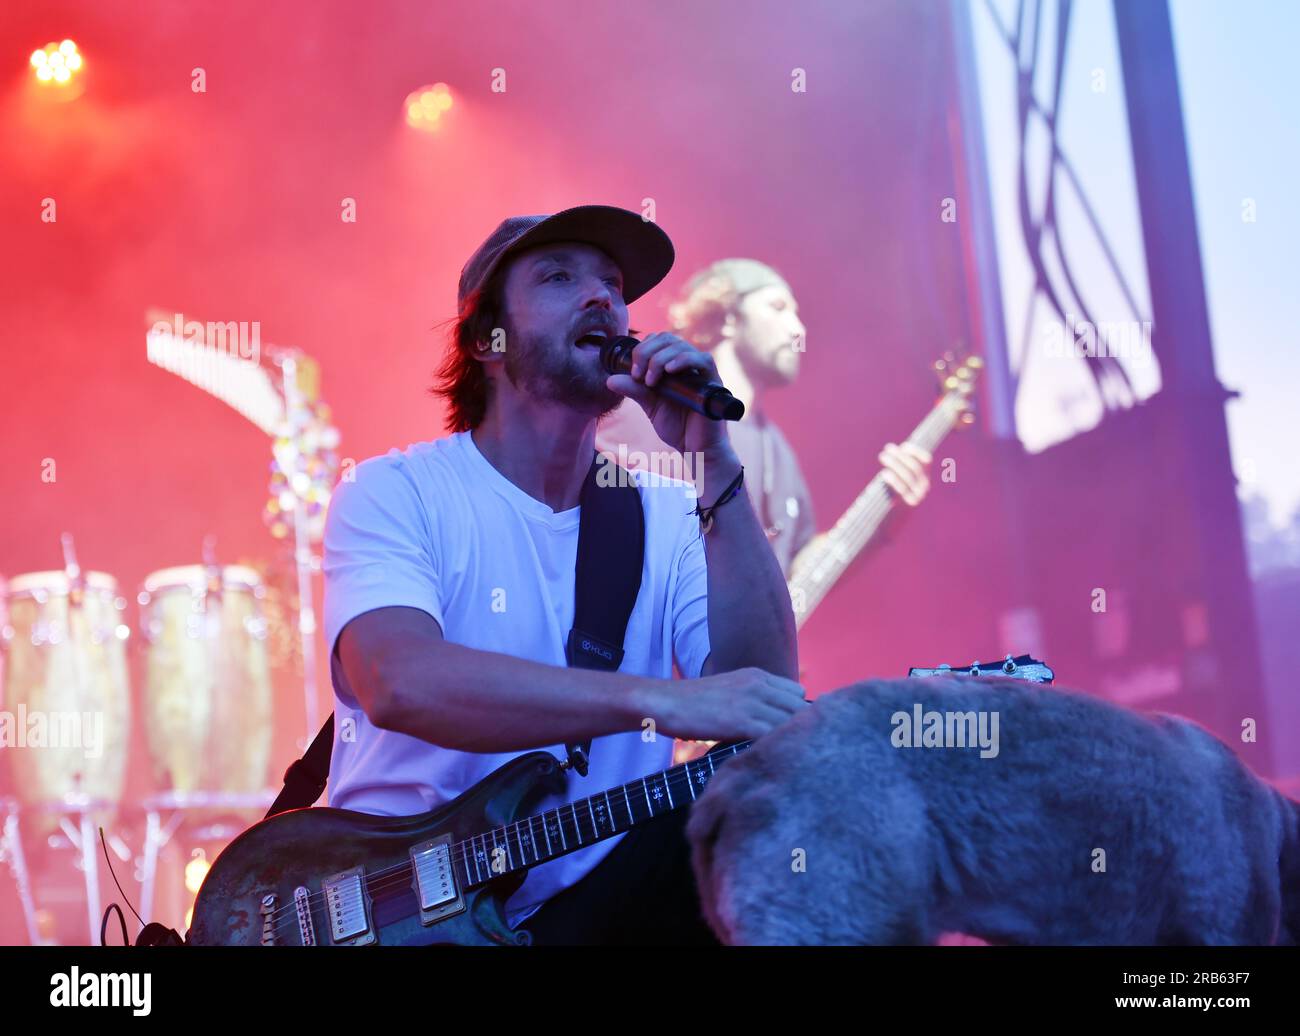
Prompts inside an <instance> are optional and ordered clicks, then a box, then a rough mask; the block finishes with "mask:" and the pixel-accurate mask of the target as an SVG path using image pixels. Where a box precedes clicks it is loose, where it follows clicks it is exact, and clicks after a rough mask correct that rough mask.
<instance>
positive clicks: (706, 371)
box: [600, 334, 745, 421]
mask: <svg viewBox="0 0 1300 1036" xmlns="http://www.w3.org/2000/svg"><path fill="white" fill-rule="evenodd" d="M638 347H640V351H639V352H638ZM600 362H601V363H602V364H603V365H604V367H605V370H606V371H608V372H609V373H610V374H626V375H628V376H630V377H632V378H633V379H634V380H635V379H638V378H640V377H644V381H645V384H646V385H647V386H649V387H650V388H652V389H653V390H654V391H655V392H657V393H658V394H659V395H660V396H663V397H664V398H665V399H669V400H671V401H672V402H674V403H676V404H678V405H679V406H684V407H686V408H687V409H688V410H693V411H694V412H695V413H697V414H702V415H703V416H704V417H707V418H710V419H711V420H714V421H739V420H740V419H741V418H742V417H744V415H745V404H744V403H742V402H741V401H740V400H738V399H737V398H736V397H735V396H733V395H732V394H731V393H730V392H728V391H727V389H726V388H725V387H724V386H723V384H722V383H721V382H720V381H719V380H718V376H717V371H716V370H715V369H714V367H713V361H712V359H711V358H710V357H709V356H708V354H707V353H703V352H701V351H700V350H698V349H696V348H695V347H694V346H693V345H691V344H690V343H689V342H687V341H686V340H685V339H682V338H677V337H676V336H675V335H669V334H659V335H651V336H650V337H649V338H647V339H646V340H645V341H644V342H638V341H637V340H636V339H635V338H631V337H629V336H627V335H619V336H617V337H615V338H611V339H609V340H608V341H607V342H605V344H604V345H602V346H601V347H600Z"/></svg>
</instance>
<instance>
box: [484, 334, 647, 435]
mask: <svg viewBox="0 0 1300 1036" xmlns="http://www.w3.org/2000/svg"><path fill="white" fill-rule="evenodd" d="M507 334H508V338H507V341H509V342H510V343H511V344H510V346H509V347H507V349H506V355H505V369H506V377H507V378H509V379H510V383H511V384H512V385H514V386H515V388H517V389H519V390H520V391H521V392H524V393H527V394H528V395H530V396H532V397H533V398H534V399H538V400H543V401H545V402H548V403H559V404H561V405H563V406H567V407H569V408H570V409H571V410H577V411H579V412H581V413H589V414H592V415H594V416H596V417H604V416H605V415H606V414H608V413H610V412H611V411H613V410H614V409H615V408H617V407H618V405H619V404H620V403H622V402H623V397H622V396H620V395H619V394H618V393H617V392H614V391H611V390H610V389H608V388H606V387H605V379H606V377H608V375H607V374H606V372H605V368H604V367H603V366H602V365H601V364H600V360H599V358H598V357H597V355H596V352H595V350H582V351H579V349H578V348H577V347H576V346H573V345H570V344H568V343H560V344H559V345H557V344H556V343H555V342H554V341H552V340H551V339H549V338H547V337H546V336H543V335H517V334H509V332H507Z"/></svg>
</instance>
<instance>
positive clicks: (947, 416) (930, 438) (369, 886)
mask: <svg viewBox="0 0 1300 1036" xmlns="http://www.w3.org/2000/svg"><path fill="white" fill-rule="evenodd" d="M954 424H955V415H954V414H953V413H952V412H951V411H949V410H948V409H947V408H945V407H935V408H934V409H933V410H931V412H930V413H929V414H927V415H926V417H925V419H924V420H922V422H921V424H920V425H919V426H918V427H917V429H916V432H915V433H914V434H913V435H912V436H910V437H909V440H908V441H910V442H915V443H917V444H918V445H922V446H924V447H925V449H926V450H927V452H928V451H931V450H933V449H934V448H935V447H936V446H938V444H939V442H941V441H942V439H943V437H944V436H945V435H946V434H947V432H948V431H949V430H950V429H951V428H952V427H953V425H954ZM941 426H943V427H941ZM872 481H873V482H875V479H874V478H873V479H872ZM880 485H881V486H882V487H883V488H884V489H885V495H884V496H883V497H875V498H874V499H872V498H868V499H867V500H866V503H865V506H862V507H861V508H854V510H856V511H858V512H859V513H857V514H854V516H853V517H852V518H851V519H850V520H849V522H848V523H847V524H846V525H844V526H841V529H842V531H843V533H844V534H846V535H848V536H850V540H849V542H850V543H851V544H852V543H854V541H855V539H856V538H857V537H858V536H859V535H861V533H862V532H863V531H864V530H865V529H866V528H867V527H870V526H874V524H875V523H876V520H877V518H878V517H880V516H883V515H884V514H886V513H888V511H889V509H890V507H891V506H892V504H893V500H894V495H893V493H892V492H891V491H890V490H889V487H888V486H887V485H885V484H884V483H883V482H882V483H880ZM869 492H870V487H868V489H867V491H866V493H869ZM866 493H864V497H865V496H866ZM838 524H839V523H837V525H838ZM851 549H852V551H853V553H854V554H856V552H857V551H858V550H860V549H861V546H860V545H856V544H855V545H854V546H853V547H852V548H851ZM812 575H813V578H814V579H817V570H814V571H813V573H812ZM817 581H818V582H820V579H817ZM829 590H830V588H829V587H828V588H827V589H826V591H825V592H824V593H822V594H820V595H819V596H818V597H817V599H816V602H815V603H814V604H813V605H812V607H815V606H816V604H818V603H820V602H821V599H822V597H824V596H825V593H826V592H829ZM809 610H811V609H809ZM737 747H739V746H737ZM715 751H716V750H715ZM723 751H725V752H730V753H731V754H733V755H734V754H736V753H735V752H733V751H732V750H731V749H730V748H729V749H724V750H723ZM713 754H714V752H712V751H711V752H709V753H707V754H706V755H705V756H703V757H702V758H703V759H709V758H710V757H712V756H713ZM699 761H700V760H692V762H699ZM672 769H676V767H670V770H672ZM668 773H669V771H668V770H665V771H662V773H661V775H660V776H661V777H663V782H664V784H665V785H670V784H673V783H675V781H676V779H677V778H676V777H668V776H667V774H668ZM677 777H681V778H685V784H686V790H688V791H689V789H690V783H691V782H690V777H689V774H688V773H687V772H686V770H685V767H683V768H682V769H681V770H680V771H679V772H678V774H677ZM643 780H648V778H643ZM625 787H626V786H623V787H620V788H619V789H618V790H624V788H625ZM609 790H610V791H613V790H614V789H609ZM669 790H670V791H671V790H672V789H671V788H670V789H669ZM625 794H626V792H625ZM605 795H606V799H607V800H608V795H609V792H608V791H607V792H606V793H605ZM595 798H596V796H588V797H587V798H586V799H582V800H578V801H577V802H572V803H565V804H564V805H561V806H558V807H556V808H555V809H554V810H546V811H544V812H543V813H542V814H540V815H539V814H534V815H533V816H531V817H525V818H523V819H521V820H517V821H514V822H513V823H511V824H506V825H502V826H501V827H497V828H493V829H491V830H490V831H487V832H482V833H480V834H479V835H475V836H474V837H472V838H470V839H467V840H462V841H460V842H456V843H453V844H452V845H451V846H450V850H451V853H450V855H451V858H452V863H453V864H455V862H456V860H457V858H459V862H460V863H461V865H462V869H463V870H464V872H465V874H466V875H467V876H468V875H469V873H470V863H471V860H473V861H474V871H475V877H476V880H475V881H474V883H473V884H474V885H475V886H476V885H478V884H480V883H481V882H479V881H478V880H477V872H478V871H479V869H480V867H479V864H478V862H477V856H478V852H479V850H478V849H477V848H476V847H475V846H474V843H475V842H476V841H478V840H480V839H484V838H487V837H489V836H492V837H493V845H492V849H493V851H495V850H497V849H499V848H500V846H499V845H498V844H497V843H496V841H495V835H496V832H498V831H502V832H504V834H503V836H502V842H504V843H505V846H506V849H507V856H509V852H508V850H509V835H510V828H512V827H513V828H515V841H516V842H517V843H519V844H520V851H521V855H522V854H523V845H522V842H521V840H520V838H519V832H518V828H519V827H520V825H522V824H528V826H529V830H528V837H529V841H530V842H532V843H533V844H534V846H535V845H536V836H535V835H534V834H533V831H532V823H531V821H532V820H535V819H539V818H541V819H542V823H543V826H545V824H546V821H545V819H544V818H545V816H546V815H547V814H548V813H554V814H555V816H556V819H557V821H558V823H559V824H560V829H561V831H562V832H564V834H566V835H567V833H568V832H567V831H565V828H564V824H565V818H564V816H563V815H562V813H561V812H560V811H561V810H563V809H564V808H565V806H568V807H570V813H571V814H572V815H573V816H572V824H573V829H574V834H575V836H577V840H578V842H579V845H578V846H577V847H576V848H574V849H572V850H567V849H566V850H563V851H562V852H561V853H560V854H559V855H561V856H562V855H566V854H567V853H568V852H576V851H577V849H579V848H587V846H591V845H595V844H596V843H597V842H599V841H604V840H605V839H607V838H612V837H613V836H614V835H615V834H620V833H624V832H617V831H615V832H611V833H610V834H608V835H605V836H604V837H603V838H596V839H592V840H590V841H588V842H587V844H586V845H582V844H581V835H582V828H581V825H580V824H579V822H578V819H577V815H576V810H577V808H578V806H579V805H580V804H581V803H583V802H590V801H592V800H594V799H595ZM669 812H672V810H669ZM662 815H663V814H654V813H652V814H651V815H650V816H647V817H645V818H644V820H651V819H653V818H654V817H655V816H662ZM611 820H612V812H611ZM644 820H642V821H637V820H634V821H633V823H632V825H629V829H630V827H631V826H635V825H636V824H637V823H642V822H644ZM593 830H597V829H596V827H595V825H594V824H593ZM597 833H598V831H597ZM565 842H566V843H567V838H566V839H565ZM484 847H485V848H486V842H485V843H484ZM534 851H535V852H536V849H535V850H534ZM547 855H548V856H549V857H551V858H553V859H556V858H558V856H556V855H555V854H554V853H553V852H549V851H548V853H547ZM538 862H539V861H536V860H535V861H534V863H532V864H525V865H522V866H525V867H527V866H537V864H538ZM540 862H547V861H540ZM517 869H519V868H511V870H517ZM503 873H510V872H509V871H506V872H503ZM413 874H414V865H413V864H412V863H410V862H404V863H401V864H396V865H394V866H392V867H388V868H385V869H383V870H380V871H376V872H374V874H368V875H364V880H365V884H366V890H367V892H369V893H371V894H372V896H373V895H374V894H379V893H382V892H385V891H387V890H389V889H392V888H397V887H405V886H406V884H407V882H408V879H410V878H411V877H412V876H413ZM500 876H501V875H497V877H500ZM486 880H487V881H491V880H493V879H491V878H489V879H486ZM471 887H472V886H471ZM325 895H326V893H324V892H316V893H310V894H309V896H308V899H307V902H308V907H309V909H310V907H311V906H314V905H316V903H315V901H316V900H318V899H323V898H324V897H325ZM297 913H298V904H297V903H294V904H292V905H289V904H286V905H285V906H283V907H281V908H280V909H279V910H277V911H275V912H273V913H272V914H271V923H272V927H273V930H274V931H277V932H278V931H279V930H280V929H281V928H283V927H285V926H286V925H292V926H296V925H297Z"/></svg>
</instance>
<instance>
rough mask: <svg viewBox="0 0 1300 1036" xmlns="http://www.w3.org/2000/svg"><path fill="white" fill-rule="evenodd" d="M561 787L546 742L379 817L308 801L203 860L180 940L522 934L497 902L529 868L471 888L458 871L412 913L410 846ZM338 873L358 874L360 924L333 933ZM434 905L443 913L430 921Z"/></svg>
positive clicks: (446, 938) (471, 941) (507, 816)
mask: <svg viewBox="0 0 1300 1036" xmlns="http://www.w3.org/2000/svg"><path fill="white" fill-rule="evenodd" d="M563 788H564V778H563V773H562V771H561V769H560V764H559V762H558V760H556V759H555V757H554V756H552V755H551V754H550V753H548V752H529V753H528V754H526V755H522V756H520V757H518V758H517V759H512V760H511V761H510V762H509V763H507V764H506V765H505V766H502V767H501V768H500V769H498V770H495V771H493V772H492V773H491V774H489V775H488V776H487V777H485V778H484V779H483V780H481V781H480V782H479V783H478V784H476V785H474V786H473V787H472V788H470V789H468V790H467V791H466V792H464V793H463V794H462V795H460V796H458V797H457V798H455V799H453V800H452V801H451V802H448V803H446V804H445V805H443V806H439V807H438V808H437V809H434V810H430V811H429V812H427V813H420V814H417V815H415V816H408V817H383V816H374V815H371V814H369V813H358V812H354V811H352V810H345V809H333V808H329V807H315V808H311V809H296V810H290V811H289V812H287V813H281V814H279V815H278V816H274V817H271V818H269V819H267V820H263V821H261V822H260V823H258V824H256V825H254V826H253V827H251V828H249V829H248V830H247V831H245V832H244V833H243V834H242V835H240V836H239V837H238V838H236V839H235V840H234V841H233V842H231V843H230V845H229V846H227V847H226V849H225V851H224V852H222V853H221V855H220V856H218V857H217V859H216V861H215V862H214V863H213V865H212V869H211V870H210V871H209V872H208V875H207V878H206V880H205V881H204V883H203V887H202V888H201V889H200V890H199V895H198V898H197V900H196V901H195V904H194V913H193V920H192V923H191V926H190V931H189V934H188V936H187V941H188V943H189V944H190V945H194V946H259V945H276V946H284V945H291V946H301V945H313V944H314V945H319V946H331V945H374V944H383V945H408V946H414V945H428V944H435V943H443V944H454V945H461V946H514V945H526V944H528V943H529V942H530V941H531V939H530V937H529V935H528V933H527V932H524V931H512V930H511V929H510V928H509V926H508V925H507V924H506V917H505V901H506V900H507V899H509V898H510V896H511V895H512V894H513V893H514V892H515V890H516V889H518V888H519V886H520V885H521V884H522V883H523V881H524V878H525V877H526V876H527V870H519V871H514V872H512V873H505V874H502V875H501V876H500V877H498V878H495V879H492V880H490V881H487V882H485V883H482V884H480V885H478V886H476V887H470V888H465V887H462V885H463V883H462V881H461V878H460V876H459V875H458V876H457V879H456V881H457V891H458V892H459V895H458V896H457V897H456V901H455V902H453V903H445V904H442V905H441V906H439V907H438V908H437V910H436V911H429V912H425V913H424V914H422V911H421V909H420V901H419V897H418V895H417V891H416V885H415V876H414V871H413V869H412V857H411V849H412V847H413V846H419V845H422V844H426V843H429V842H435V841H438V840H440V839H449V840H450V842H451V843H453V844H455V843H457V842H460V841H462V840H463V839H468V838H470V837H471V836H473V835H474V834H476V833H478V832H481V831H483V830H484V829H486V828H496V827H501V826H503V825H505V824H510V823H513V822H514V821H515V820H516V819H518V818H519V817H520V815H521V814H524V813H526V811H527V810H528V808H529V806H530V805H532V804H534V803H535V802H536V801H538V800H540V799H541V798H542V797H544V796H545V795H548V794H552V793H555V792H559V791H562V790H563ZM347 872H359V873H361V879H360V882H359V883H358V882H356V881H355V880H354V881H353V885H354V886H359V888H360V889H364V892H361V893H359V895H360V896H361V897H362V898H363V899H364V901H365V917H364V921H362V922H359V923H362V924H365V927H366V929H367V931H366V932H365V933H363V934H360V935H357V934H350V935H349V936H348V937H347V938H344V939H337V940H336V939H335V938H334V937H333V935H332V928H331V917H330V913H329V910H328V909H327V904H326V901H327V899H329V898H330V897H331V896H332V895H334V894H335V893H331V892H329V891H328V890H327V889H326V888H325V887H324V885H323V883H324V882H326V881H327V880H328V879H331V878H336V879H337V878H338V877H339V876H341V875H344V874H346V873H347ZM342 887H343V888H345V889H346V887H347V883H346V880H345V882H344V884H343V886H342ZM304 890H305V891H304ZM432 913H438V914H440V915H442V916H439V917H438V918H437V919H436V920H434V919H432V918H431V916H430V915H431V914H432ZM304 916H305V917H306V918H307V921H306V925H305V928H304V921H303V918H304ZM354 916H355V915H354ZM354 928H355V925H354ZM304 931H305V932H306V933H307V934H306V936H304Z"/></svg>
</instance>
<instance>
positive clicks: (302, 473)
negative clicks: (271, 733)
mask: <svg viewBox="0 0 1300 1036" xmlns="http://www.w3.org/2000/svg"><path fill="white" fill-rule="evenodd" d="M177 319H178V320H179V315H178V316H177ZM145 320H146V326H148V327H149V328H150V330H149V331H148V333H147V335H146V343H147V346H148V350H147V355H148V358H149V362H150V363H153V364H155V365H157V366H159V367H162V368H164V369H165V370H169V371H171V372H172V373H174V374H176V375H178V376H180V377H182V378H184V379H185V380H186V381H188V382H190V383H191V384H193V385H197V386H198V387H199V388H201V389H203V390H204V391H205V392H207V393H209V394H211V395H213V396H216V397H217V398H218V399H220V400H222V401H223V402H225V403H227V404H229V405H230V406H232V407H234V408H235V409H236V410H238V411H239V412H240V413H241V414H243V415H244V416H245V417H247V418H248V419H249V420H250V421H252V422H253V424H255V425H257V427H259V428H260V429H262V431H264V432H266V433H267V434H268V435H270V436H271V437H272V442H273V448H272V456H273V458H274V459H273V462H272V470H273V475H272V479H271V494H272V495H271V498H270V501H269V502H268V504H267V509H266V513H265V517H266V519H267V522H268V524H269V525H270V526H271V532H272V535H274V536H276V538H287V537H288V535H289V534H290V533H292V535H293V559H294V565H295V567H296V568H297V575H298V637H299V644H300V649H301V651H302V678H303V705H304V712H305V719H306V721H307V733H306V736H305V738H304V739H303V741H302V742H301V743H300V745H299V747H300V748H304V749H305V748H306V747H307V745H308V744H310V743H311V739H312V738H313V737H314V736H315V734H316V731H317V729H318V727H319V726H320V722H319V715H318V708H317V701H316V699H317V685H318V679H317V666H316V629H317V627H316V610H315V606H314V605H313V602H312V574H313V573H314V572H319V571H320V559H319V557H317V556H316V555H315V554H313V553H312V549H311V548H312V544H313V543H314V542H319V541H320V539H321V534H322V532H323V526H324V514H325V508H326V505H327V504H328V502H329V496H330V490H331V488H332V487H333V484H334V480H335V478H336V477H337V476H338V467H339V465H338V458H337V457H336V456H335V453H334V449H335V447H336V446H337V445H338V430H337V429H336V428H334V427H333V426H332V425H331V424H330V423H329V420H328V418H329V408H328V407H326V406H325V405H324V403H323V402H322V401H321V399H320V394H319V384H318V383H319V368H318V366H317V364H316V362H315V361H314V360H313V359H311V357H309V356H307V355H306V354H305V353H303V352H301V351H300V350H297V349H290V348H283V347H277V346H271V345H268V346H267V347H266V348H265V349H264V350H262V349H260V341H259V350H258V351H257V352H256V354H255V355H253V356H251V357H244V356H242V355H231V354H230V352H229V351H227V350H226V349H225V346H226V343H225V342H224V341H208V340H207V339H206V337H202V336H199V337H196V336H193V335H191V336H188V337H187V336H186V335H185V333H184V329H182V328H178V327H176V326H175V323H176V321H173V320H172V314H169V313H163V312H162V311H161V310H151V311H149V312H148V313H146V314H145ZM195 325H198V326H207V327H211V326H212V325H211V324H208V325H199V322H198V321H191V322H188V323H186V328H190V327H191V326H195ZM169 326H170V328H171V330H168V329H167V328H168V327H169Z"/></svg>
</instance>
